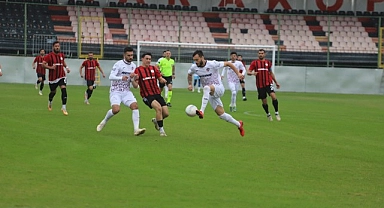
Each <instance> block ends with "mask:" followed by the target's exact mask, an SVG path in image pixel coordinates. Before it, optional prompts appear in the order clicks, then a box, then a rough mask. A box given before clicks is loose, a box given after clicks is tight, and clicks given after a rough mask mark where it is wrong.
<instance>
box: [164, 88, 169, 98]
mask: <svg viewBox="0 0 384 208" xmlns="http://www.w3.org/2000/svg"><path fill="white" fill-rule="evenodd" d="M164 97H165V98H167V97H168V87H164Z"/></svg>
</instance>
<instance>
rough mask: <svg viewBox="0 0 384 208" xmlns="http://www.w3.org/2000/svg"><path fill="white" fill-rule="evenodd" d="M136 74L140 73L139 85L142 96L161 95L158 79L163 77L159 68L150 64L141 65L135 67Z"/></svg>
mask: <svg viewBox="0 0 384 208" xmlns="http://www.w3.org/2000/svg"><path fill="white" fill-rule="evenodd" d="M135 74H137V75H139V78H138V79H139V82H138V83H139V87H140V95H141V97H143V98H144V97H148V96H150V95H159V94H160V88H159V86H158V85H157V79H158V78H159V77H161V74H160V71H159V69H157V68H156V67H155V66H152V65H150V66H149V67H144V66H139V67H137V68H136V69H135Z"/></svg>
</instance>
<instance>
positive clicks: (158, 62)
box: [156, 57, 164, 65]
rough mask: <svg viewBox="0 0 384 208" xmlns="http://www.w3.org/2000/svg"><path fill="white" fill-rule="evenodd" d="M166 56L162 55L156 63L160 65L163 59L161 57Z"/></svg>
mask: <svg viewBox="0 0 384 208" xmlns="http://www.w3.org/2000/svg"><path fill="white" fill-rule="evenodd" d="M163 58H164V57H160V58H159V59H158V60H157V62H156V64H157V65H160V61H161V59H163Z"/></svg>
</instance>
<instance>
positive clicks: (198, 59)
mask: <svg viewBox="0 0 384 208" xmlns="http://www.w3.org/2000/svg"><path fill="white" fill-rule="evenodd" d="M192 58H193V61H194V62H195V64H196V65H197V66H198V67H202V66H204V64H205V59H204V54H203V51H201V50H196V51H195V52H194V53H193V55H192Z"/></svg>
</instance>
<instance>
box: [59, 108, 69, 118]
mask: <svg viewBox="0 0 384 208" xmlns="http://www.w3.org/2000/svg"><path fill="white" fill-rule="evenodd" d="M61 112H63V114H64V116H68V112H67V109H64V108H62V109H61Z"/></svg>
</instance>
